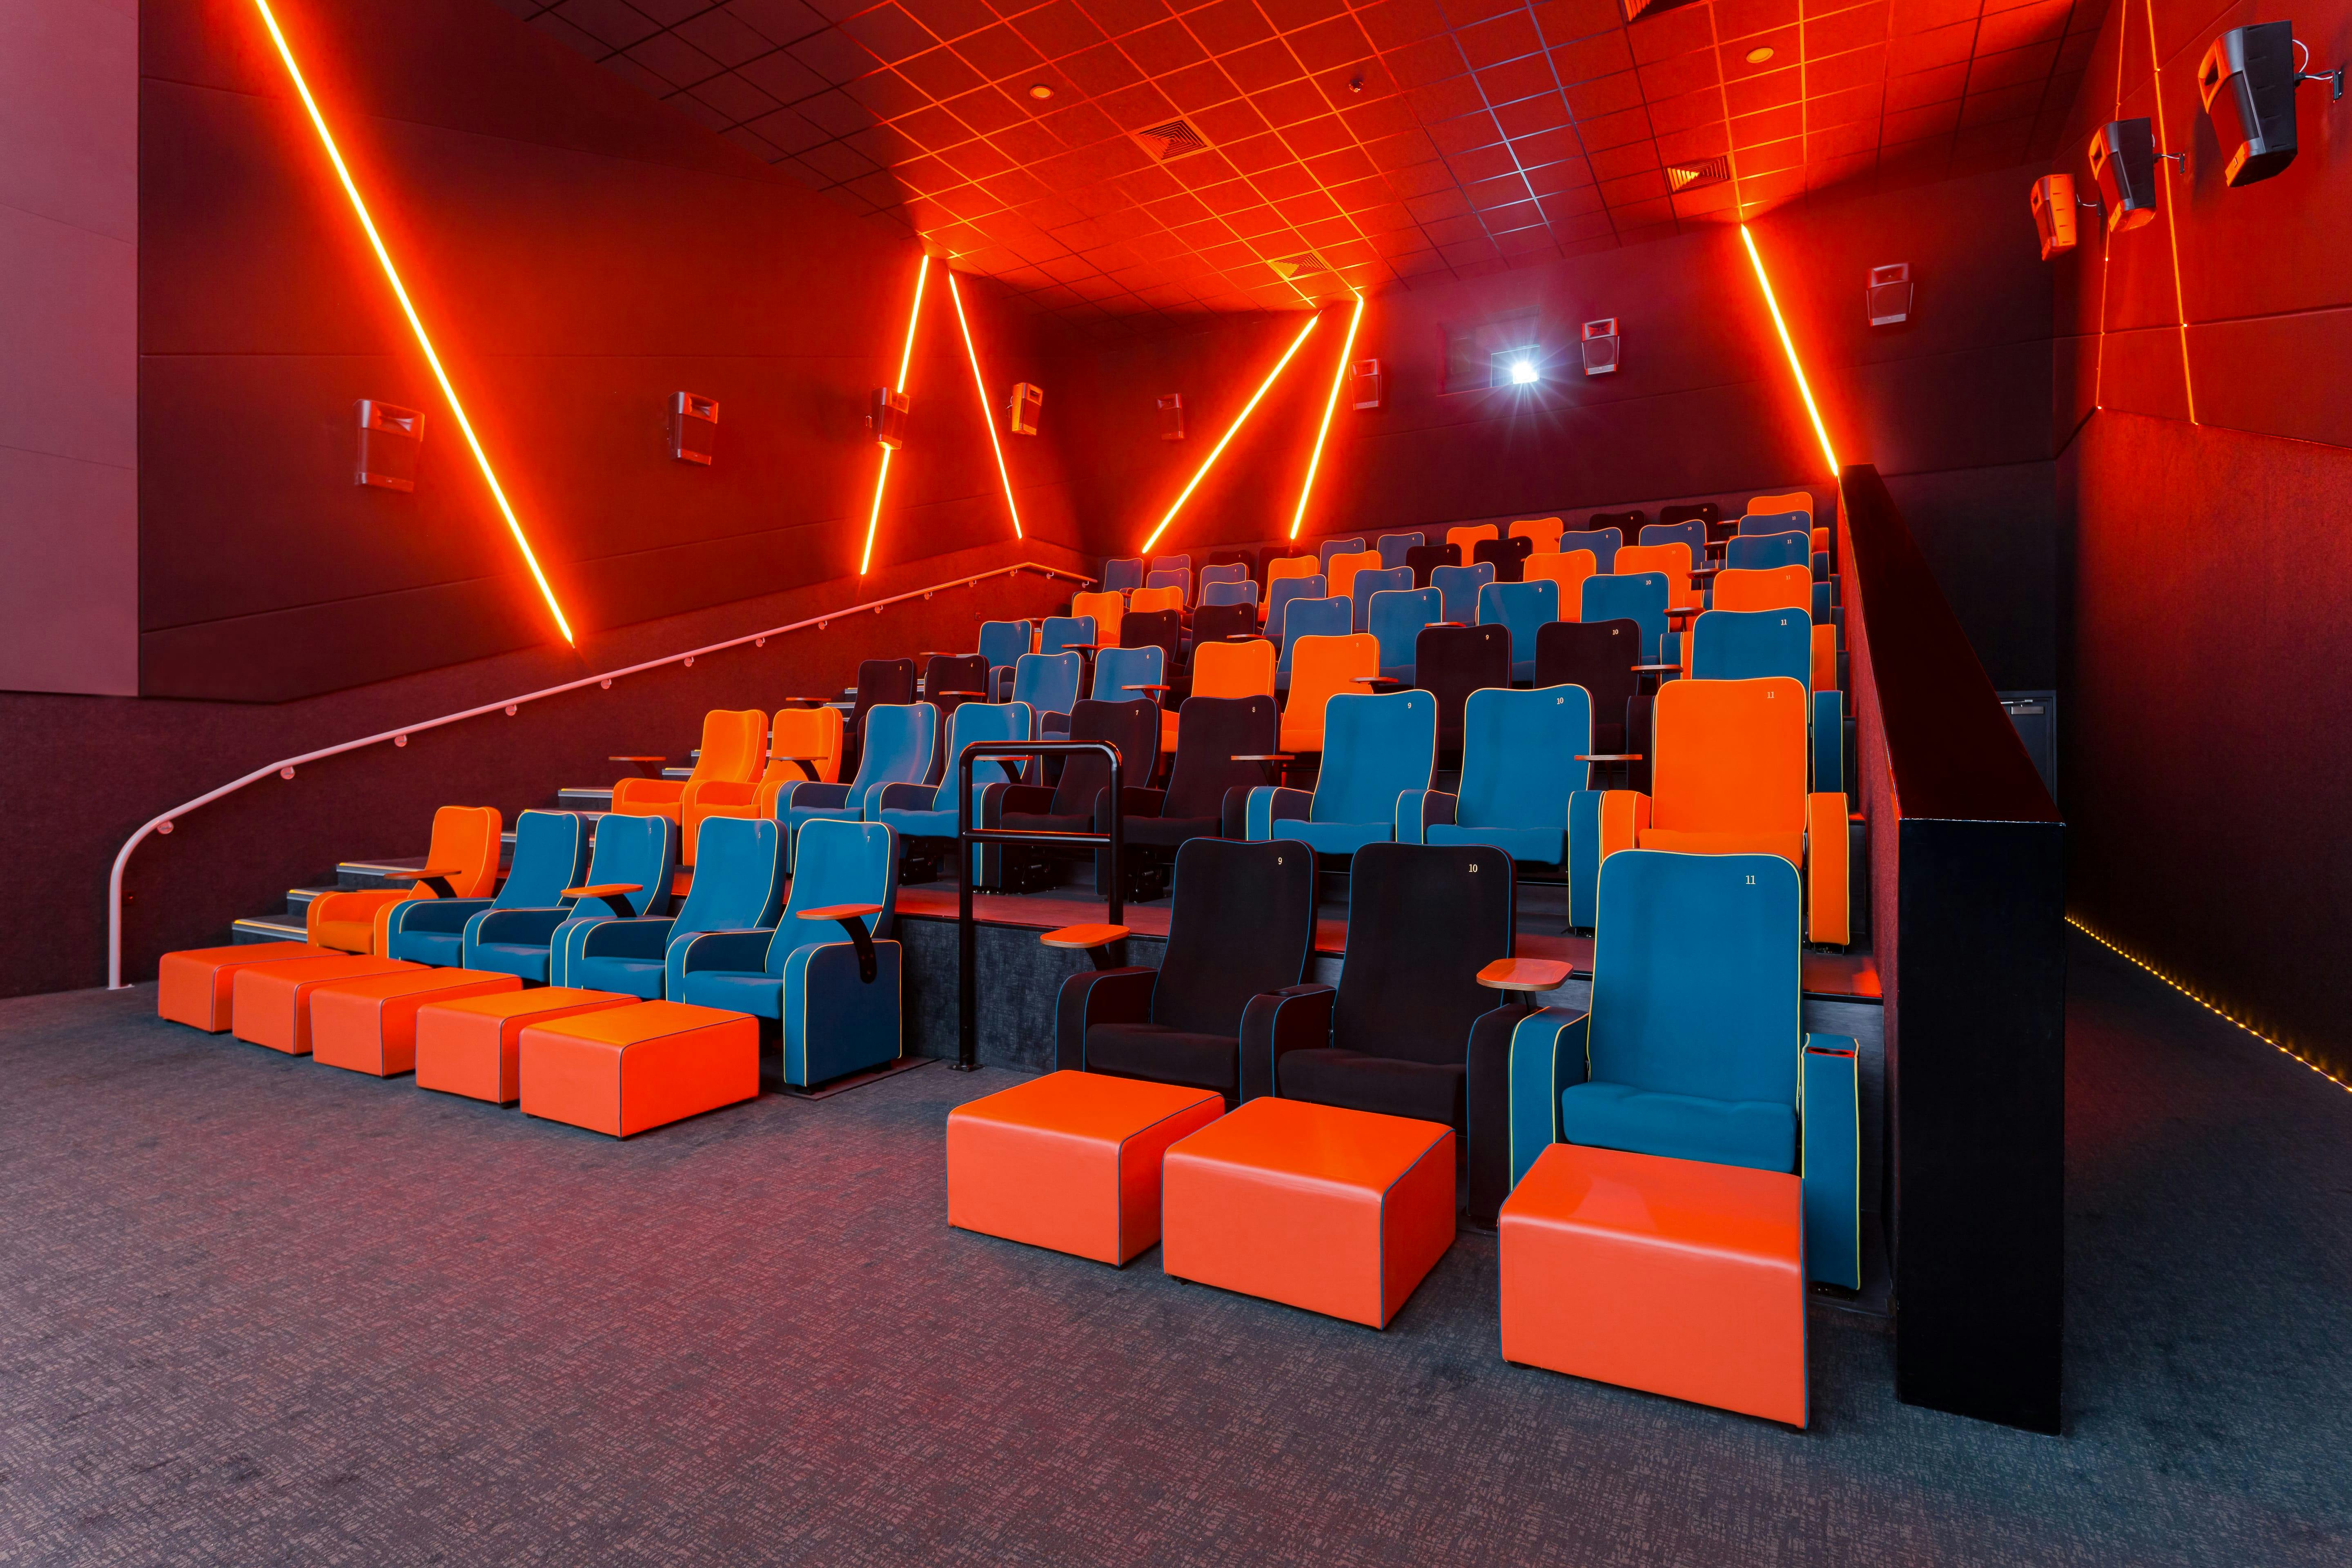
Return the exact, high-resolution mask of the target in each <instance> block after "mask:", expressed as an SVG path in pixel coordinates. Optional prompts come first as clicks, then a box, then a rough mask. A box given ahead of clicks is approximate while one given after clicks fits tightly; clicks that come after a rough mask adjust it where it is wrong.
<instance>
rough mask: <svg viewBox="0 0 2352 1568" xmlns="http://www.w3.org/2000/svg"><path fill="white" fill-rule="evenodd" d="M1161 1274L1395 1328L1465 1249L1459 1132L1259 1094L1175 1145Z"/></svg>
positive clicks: (1168, 1170) (1163, 1210)
mask: <svg viewBox="0 0 2352 1568" xmlns="http://www.w3.org/2000/svg"><path fill="white" fill-rule="evenodd" d="M1160 1180H1161V1183H1162V1184H1163V1192H1164V1195H1163V1197H1162V1201H1161V1205H1160V1266H1161V1267H1162V1268H1166V1269H1167V1270H1168V1272H1169V1273H1171V1274H1172V1275H1174V1276H1176V1277H1177V1278H1178V1279H1193V1280H1198V1281H1199V1282H1200V1283H1202V1284H1203V1285H1219V1286H1223V1288H1224V1289H1228V1290H1242V1291H1246V1292H1247V1293H1249V1294H1250V1295H1253V1296H1263V1297H1265V1299H1266V1300H1269V1301H1281V1302H1284V1303H1286V1304H1287V1305H1289V1306H1293V1307H1304V1308H1306V1309H1307V1310H1308V1311H1310V1312H1323V1313H1327V1314H1328V1315H1329V1316H1331V1317H1334V1318H1345V1319H1347V1320H1349V1321H1350V1322H1357V1323H1364V1324H1368V1325H1370V1327H1372V1328H1375V1329H1384V1328H1387V1327H1388V1325H1389V1320H1390V1319H1391V1318H1393V1317H1395V1316H1396V1315H1397V1309H1399V1308H1400V1307H1402V1306H1403V1305H1404V1302H1405V1298H1406V1297H1408V1296H1410V1295H1412V1292H1413V1288H1414V1287H1415V1286H1418V1285H1419V1284H1420V1283H1421V1281H1422V1279H1423V1277H1424V1276H1425V1275H1427V1274H1428V1272H1429V1271H1430V1269H1432V1268H1434V1267H1436V1264H1437V1260H1438V1259H1439V1258H1443V1257H1444V1255H1445V1249H1446V1248H1447V1247H1451V1246H1452V1245H1453V1244H1454V1130H1453V1129H1452V1128H1450V1127H1441V1126H1440V1125H1438V1124H1437V1123H1436V1122H1434V1121H1413V1120H1412V1119H1410V1118H1407V1117H1402V1116H1376V1115H1373V1114H1372V1113H1371V1112H1370V1111H1365V1110H1340V1109H1339V1107H1337V1106H1330V1105H1314V1104H1310V1103H1308V1102H1307V1101H1306V1100H1274V1099H1264V1100H1251V1101H1249V1102H1248V1103H1247V1104H1245V1105H1244V1106H1243V1107H1242V1108H1241V1109H1240V1110H1236V1111H1234V1113H1233V1114H1232V1115H1231V1116H1228V1117H1225V1118H1224V1119H1223V1120H1222V1121H1215V1122H1212V1123H1211V1124H1210V1125H1209V1126H1207V1127H1204V1128H1202V1130H1201V1131H1198V1132H1195V1133H1193V1134H1192V1136H1191V1137H1190V1138H1187V1139H1185V1140H1184V1141H1183V1142H1181V1143H1179V1144H1177V1145H1176V1146H1175V1147H1174V1148H1172V1149H1171V1150H1169V1151H1168V1161H1167V1164H1166V1167H1165V1169H1164V1171H1163V1172H1162V1174H1161V1177H1160Z"/></svg>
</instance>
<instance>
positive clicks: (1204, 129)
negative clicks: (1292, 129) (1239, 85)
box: [1155, 84, 1268, 147]
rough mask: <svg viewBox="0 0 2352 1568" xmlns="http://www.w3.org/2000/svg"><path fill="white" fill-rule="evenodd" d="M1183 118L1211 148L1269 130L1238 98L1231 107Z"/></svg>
mask: <svg viewBox="0 0 2352 1568" xmlns="http://www.w3.org/2000/svg"><path fill="white" fill-rule="evenodd" d="M1155 85H1157V84H1155ZM1184 118H1185V120H1186V121H1188V122H1189V123H1190V124H1191V125H1192V129H1193V130H1195V131H1197V132H1200V133H1201V134H1202V137H1203V138H1204V139H1206V140H1207V142H1209V144H1210V145H1211V146H1213V147H1223V146H1226V145H1229V144H1230V143H1232V142H1240V141H1244V140H1245V139H1246V138H1249V137H1252V136H1259V135H1263V134H1265V132H1266V131H1267V129H1268V127H1267V125H1266V123H1265V116H1264V115H1262V114H1260V113H1259V112H1258V111H1257V110H1255V108H1253V107H1252V106H1251V104H1250V101H1249V100H1247V99H1245V98H1237V99H1235V100H1233V101H1232V102H1230V103H1219V104H1213V105H1211V106H1210V107H1209V108H1207V109H1195V110H1188V111H1187V112H1186V114H1185V116H1184Z"/></svg>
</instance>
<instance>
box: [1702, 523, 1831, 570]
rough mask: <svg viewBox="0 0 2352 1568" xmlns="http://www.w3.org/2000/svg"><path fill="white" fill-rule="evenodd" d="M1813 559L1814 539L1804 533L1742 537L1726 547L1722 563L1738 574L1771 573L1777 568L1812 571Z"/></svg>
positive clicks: (1760, 534)
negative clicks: (1793, 567)
mask: <svg viewBox="0 0 2352 1568" xmlns="http://www.w3.org/2000/svg"><path fill="white" fill-rule="evenodd" d="M1812 559H1813V540H1812V535H1811V534H1810V533H1807V532H1803V531H1790V532H1786V533H1743V534H1741V535H1740V536H1739V537H1738V538H1737V539H1735V540H1733V541H1732V542H1730V543H1728V544H1727V545H1725V546H1724V547H1723V563H1724V564H1725V565H1726V566H1728V567H1731V568H1733V569H1735V570H1739V571H1769V570H1770V569H1771V568H1772V567H1775V566H1807V567H1810V566H1811V564H1812Z"/></svg>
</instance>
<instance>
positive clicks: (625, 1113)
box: [516, 1002, 760, 1138]
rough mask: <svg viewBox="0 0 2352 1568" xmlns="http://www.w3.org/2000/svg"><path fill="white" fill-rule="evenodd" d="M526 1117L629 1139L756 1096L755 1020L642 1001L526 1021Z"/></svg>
mask: <svg viewBox="0 0 2352 1568" xmlns="http://www.w3.org/2000/svg"><path fill="white" fill-rule="evenodd" d="M516 1066H517V1068H519V1069H520V1072H521V1074H522V1108H523V1110H524V1112H525V1114H527V1115H530V1116H543V1117H546V1118H547V1119H548V1120H549V1121H568V1122H570V1123H571V1124H572V1126H574V1127H585V1128H587V1129H588V1130H589V1131H591V1132H609V1133H611V1134H612V1135H613V1136H614V1137H615V1138H626V1137H627V1136H629V1134H631V1133H632V1132H643V1131H646V1130H647V1129H648V1128H653V1127H666V1126H667V1125H668V1124H669V1123H671V1122H673V1121H685V1120H686V1119H687V1118H688V1117H689V1116H699V1115H701V1114H702V1113H703V1112H704V1111H706V1110H718V1109H719V1107H720V1106H722V1105H733V1104H735V1103H736V1102H737V1101H738V1100H756V1099H758V1098H759V1094H760V1021H759V1020H758V1019H757V1018H754V1017H752V1016H751V1014H749V1013H731V1012H729V1011H727V1010H726V1009H724V1008H720V1007H695V1006H689V1005H687V1004H686V1003H684V1002H639V1003H637V1004H635V1005H634V1006H628V1007H607V1008H604V1009H603V1010H602V1011H599V1012H594V1013H580V1014H575V1015H574V1016H572V1017H569V1018H562V1019H559V1020H557V1021H556V1022H554V1023H551V1024H531V1025H528V1026H525V1027H524V1029H523V1032H522V1043H521V1047H520V1056H519V1057H518V1058H517V1062H516Z"/></svg>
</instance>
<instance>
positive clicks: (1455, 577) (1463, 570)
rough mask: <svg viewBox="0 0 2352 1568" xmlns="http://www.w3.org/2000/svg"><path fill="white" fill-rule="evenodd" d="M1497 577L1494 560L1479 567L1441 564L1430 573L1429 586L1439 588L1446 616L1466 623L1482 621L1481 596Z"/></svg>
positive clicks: (1471, 624) (1472, 623)
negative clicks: (1480, 610) (1480, 616)
mask: <svg viewBox="0 0 2352 1568" xmlns="http://www.w3.org/2000/svg"><path fill="white" fill-rule="evenodd" d="M1494 580H1495V563H1493V562H1491V561H1481V562H1480V563H1478V564H1476V565H1475V566H1440V567H1438V568H1437V569H1436V570H1435V571H1433V572H1432V573H1431V574H1429V585H1430V586H1431V587H1433V588H1434V589H1436V590H1437V593H1438V597H1439V599H1440V600H1441V601H1442V602H1443V603H1444V605H1445V618H1446V619H1447V620H1449V621H1455V622H1458V623H1460V624H1461V625H1463V626H1476V625H1477V624H1478V595H1479V594H1480V593H1482V592H1483V591H1484V590H1485V589H1486V585H1487V584H1489V583H1492V582H1493V581H1494Z"/></svg>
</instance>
